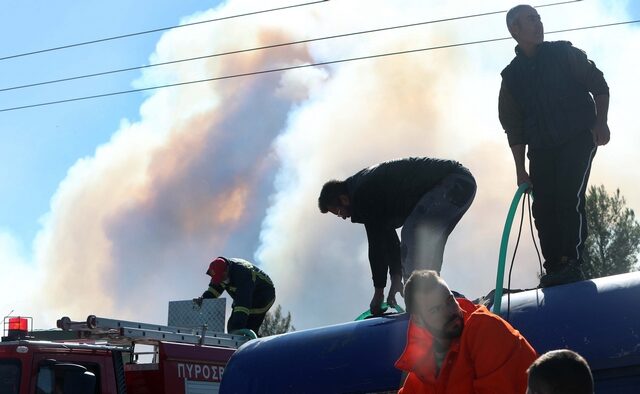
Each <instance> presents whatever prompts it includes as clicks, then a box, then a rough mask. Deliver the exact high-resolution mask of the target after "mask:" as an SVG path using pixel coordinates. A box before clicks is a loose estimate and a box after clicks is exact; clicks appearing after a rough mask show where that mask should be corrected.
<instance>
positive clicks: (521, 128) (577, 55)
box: [499, 41, 609, 148]
mask: <svg viewBox="0 0 640 394" xmlns="http://www.w3.org/2000/svg"><path fill="white" fill-rule="evenodd" d="M590 93H592V94H593V95H594V96H597V95H600V94H609V87H608V86H607V83H606V81H605V80H604V76H603V75H602V72H601V71H600V70H598V68H597V67H596V66H595V64H594V63H593V62H592V61H590V60H589V59H587V56H586V54H585V53H584V52H583V51H581V50H579V49H577V48H574V47H573V46H572V45H571V43H570V42H568V41H554V42H546V41H545V42H543V43H541V44H540V45H539V46H538V48H537V52H536V54H535V56H533V57H531V58H529V57H527V56H526V55H524V54H523V53H521V52H520V50H519V48H518V47H516V57H515V58H514V59H513V60H512V61H511V63H510V64H509V65H508V66H507V67H506V68H505V69H504V70H503V71H502V86H501V88H500V97H499V117H500V122H501V123H502V126H503V128H504V129H505V130H506V132H507V136H508V138H509V145H512V146H513V145H518V144H528V145H529V147H530V148H550V147H554V146H558V145H561V144H563V143H565V142H567V141H569V140H570V139H571V138H572V137H574V136H575V135H577V134H578V133H583V132H586V131H589V130H590V129H591V127H593V124H594V122H595V119H596V112H595V105H594V102H593V98H592V97H591V94H590Z"/></svg>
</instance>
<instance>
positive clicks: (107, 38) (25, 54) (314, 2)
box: [0, 0, 329, 61]
mask: <svg viewBox="0 0 640 394" xmlns="http://www.w3.org/2000/svg"><path fill="white" fill-rule="evenodd" d="M327 1H329V0H317V1H311V2H308V3H300V4H294V5H288V6H284V7H278V8H269V9H266V10H260V11H253V12H247V13H244V14H237V15H230V16H224V17H221V18H215V19H208V20H205V21H199V22H192V23H185V24H184V25H175V26H168V27H160V28H157V29H152V30H145V31H140V32H136V33H128V34H122V35H119V36H112V37H106V38H100V39H97V40H91V41H84V42H79V43H76V44H68V45H62V46H58V47H53V48H47V49H40V50H37V51H32V52H24V53H18V54H15V55H9V56H4V57H0V61H2V60H8V59H15V58H18V57H24V56H31V55H36V54H39V53H45V52H53V51H59V50H61V49H68V48H74V47H79V46H83V45H90V44H97V43H100V42H105V41H112V40H119V39H122V38H129V37H135V36H140V35H143V34H150V33H157V32H160V31H165V30H171V29H178V28H181V27H189V26H195V25H201V24H203V23H210V22H218V21H223V20H227V19H233V18H240V17H245V16H251V15H257V14H264V13H267V12H273V11H281V10H286V9H289V8H296V7H303V6H307V5H311V4H318V3H324V2H327Z"/></svg>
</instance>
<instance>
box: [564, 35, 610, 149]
mask: <svg viewBox="0 0 640 394" xmlns="http://www.w3.org/2000/svg"><path fill="white" fill-rule="evenodd" d="M568 61H569V67H570V69H571V73H572V74H573V75H574V77H575V78H576V79H577V80H578V81H579V82H580V83H581V84H582V85H584V86H585V87H586V88H587V90H588V91H589V92H590V93H591V94H592V95H593V97H594V101H595V103H596V122H595V124H594V125H593V128H592V129H591V132H592V133H593V142H594V143H595V144H596V145H597V146H600V145H606V144H607V143H608V142H609V139H610V138H611V133H610V131H609V126H608V124H607V116H608V113H609V85H607V81H606V80H605V79H604V74H603V73H602V71H600V70H599V69H598V67H596V64H595V63H594V62H593V61H591V60H589V59H588V58H587V54H586V53H584V52H583V51H582V50H580V49H578V48H575V47H569V49H568Z"/></svg>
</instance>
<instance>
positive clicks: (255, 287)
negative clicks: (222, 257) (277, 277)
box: [202, 258, 276, 334]
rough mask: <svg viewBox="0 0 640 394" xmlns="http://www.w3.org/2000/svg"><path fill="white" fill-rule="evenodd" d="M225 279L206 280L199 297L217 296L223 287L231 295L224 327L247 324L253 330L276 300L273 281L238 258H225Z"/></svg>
mask: <svg viewBox="0 0 640 394" xmlns="http://www.w3.org/2000/svg"><path fill="white" fill-rule="evenodd" d="M226 260H227V262H228V276H227V280H225V281H223V282H222V283H220V284H215V283H213V282H210V283H209V288H208V289H207V290H206V291H205V292H204V293H203V294H202V298H218V297H219V296H220V295H221V294H222V293H223V292H224V291H225V290H226V291H227V293H229V295H230V296H231V298H233V304H232V312H231V317H230V318H229V321H228V322H227V331H228V332H232V331H234V330H239V329H243V328H249V329H251V330H253V331H254V332H255V333H256V334H257V333H258V330H259V329H260V325H261V324H262V321H263V320H264V317H265V315H266V314H267V311H268V310H269V308H271V306H272V305H273V303H274V301H275V300H276V291H275V288H274V287H273V282H272V281H271V278H269V276H268V275H267V274H265V273H264V272H263V271H262V270H261V269H260V268H258V267H256V266H255V265H253V264H251V263H250V262H248V261H246V260H243V259H239V258H226Z"/></svg>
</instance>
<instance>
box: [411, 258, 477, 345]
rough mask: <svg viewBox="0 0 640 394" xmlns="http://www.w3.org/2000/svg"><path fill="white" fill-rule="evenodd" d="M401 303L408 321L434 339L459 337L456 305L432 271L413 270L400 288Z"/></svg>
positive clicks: (460, 324) (461, 323) (459, 314)
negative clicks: (402, 302)
mask: <svg viewBox="0 0 640 394" xmlns="http://www.w3.org/2000/svg"><path fill="white" fill-rule="evenodd" d="M404 301H405V304H406V307H407V312H408V313H409V314H411V319H412V320H413V321H414V322H415V323H417V324H418V325H420V326H422V327H424V328H426V329H427V330H429V332H431V334H432V335H433V336H434V337H436V338H440V339H453V338H457V337H459V336H460V335H461V334H462V329H463V327H464V320H463V318H462V310H461V309H460V305H458V301H456V299H455V297H454V296H453V294H452V293H451V290H449V287H448V286H447V284H446V282H445V281H444V280H442V278H440V276H439V275H438V273H437V272H436V271H429V270H418V271H413V273H412V274H411V276H410V277H409V279H408V280H407V283H406V284H405V286H404Z"/></svg>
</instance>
